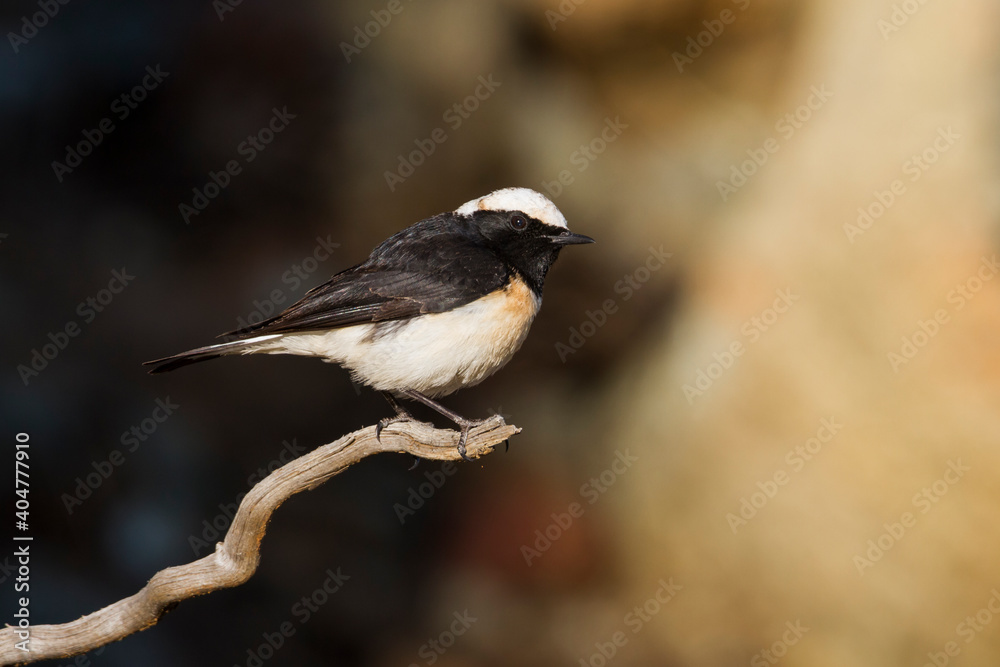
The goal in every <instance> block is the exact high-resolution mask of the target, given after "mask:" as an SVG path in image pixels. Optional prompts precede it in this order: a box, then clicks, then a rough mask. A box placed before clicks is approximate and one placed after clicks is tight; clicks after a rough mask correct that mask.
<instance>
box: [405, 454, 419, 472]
mask: <svg viewBox="0 0 1000 667" xmlns="http://www.w3.org/2000/svg"><path fill="white" fill-rule="evenodd" d="M419 464H420V457H419V456H414V457H413V465H411V466H410V467H409V468H407V470H413V469H414V468H416V467H417V466H418V465H419Z"/></svg>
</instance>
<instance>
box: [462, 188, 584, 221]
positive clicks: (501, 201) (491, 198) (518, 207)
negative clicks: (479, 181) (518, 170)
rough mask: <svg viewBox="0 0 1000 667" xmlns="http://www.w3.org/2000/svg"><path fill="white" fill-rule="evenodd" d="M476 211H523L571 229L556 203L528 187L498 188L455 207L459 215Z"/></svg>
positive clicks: (541, 219) (537, 218)
mask: <svg viewBox="0 0 1000 667" xmlns="http://www.w3.org/2000/svg"><path fill="white" fill-rule="evenodd" d="M476 211H521V212H522V213H527V214H528V215H530V216H531V217H532V218H535V219H536V220H540V221H542V222H544V223H545V224H547V225H555V226H556V227H562V228H563V229H569V225H568V224H567V223H566V218H565V217H564V216H563V214H562V213H561V212H560V211H559V209H558V208H556V205H555V204H553V203H552V202H551V201H550V200H549V198H548V197H546V196H545V195H543V194H542V193H540V192H535V191H534V190H530V189H528V188H504V189H503V190H496V191H494V192H491V193H490V194H488V195H485V196H483V197H479V198H478V199H473V200H472V201H467V202H465V203H464V204H462V205H461V206H459V207H458V208H457V209H455V213H458V214H459V215H472V214H473V213H475V212H476Z"/></svg>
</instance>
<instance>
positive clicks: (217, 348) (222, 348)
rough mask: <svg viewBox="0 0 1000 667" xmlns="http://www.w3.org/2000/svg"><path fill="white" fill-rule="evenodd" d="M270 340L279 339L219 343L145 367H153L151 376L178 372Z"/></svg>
mask: <svg viewBox="0 0 1000 667" xmlns="http://www.w3.org/2000/svg"><path fill="white" fill-rule="evenodd" d="M269 338H277V336H276V335H270V336H257V337H255V338H249V339H247V340H234V341H232V342H229V343H218V344H217V345H206V346H205V347H199V348H196V349H194V350H188V351H187V352H181V353H180V354H174V355H172V356H169V357H163V358H162V359H154V360H152V361H147V362H144V363H143V364H142V365H143V366H151V368H150V369H149V374H150V375H155V374H156V373H166V372H167V371H172V370H176V369H178V368H182V367H184V366H189V365H190V364H196V363H198V362H199V361H208V360H209V359H215V358H216V357H223V356H225V355H227V354H238V353H240V352H243V351H244V350H246V349H247V348H249V347H252V346H254V345H255V344H257V343H260V342H261V341H263V340H267V339H269Z"/></svg>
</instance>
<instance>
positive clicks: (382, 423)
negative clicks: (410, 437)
mask: <svg viewBox="0 0 1000 667" xmlns="http://www.w3.org/2000/svg"><path fill="white" fill-rule="evenodd" d="M412 421H416V420H415V419H414V418H413V417H411V416H410V415H408V414H405V413H404V414H399V415H396V416H395V417H386V418H385V419H380V420H379V422H378V424H375V439H376V440H378V441H379V442H382V437H381V436H382V431H383V430H384V429H385V427H386V426H389V425H390V424H398V423H399V422H412Z"/></svg>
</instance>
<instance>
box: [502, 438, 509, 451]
mask: <svg viewBox="0 0 1000 667" xmlns="http://www.w3.org/2000/svg"><path fill="white" fill-rule="evenodd" d="M509 451H510V440H509V439H508V440H504V441H503V453H504V454H506V453H507V452H509Z"/></svg>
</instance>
